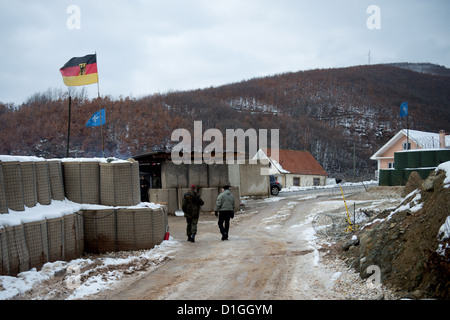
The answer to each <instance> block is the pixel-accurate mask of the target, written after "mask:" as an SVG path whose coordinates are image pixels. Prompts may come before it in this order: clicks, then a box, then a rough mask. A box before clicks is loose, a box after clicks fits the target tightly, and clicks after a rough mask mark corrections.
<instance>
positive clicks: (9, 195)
mask: <svg viewBox="0 0 450 320" xmlns="http://www.w3.org/2000/svg"><path fill="white" fill-rule="evenodd" d="M2 167H3V179H4V184H5V195H6V203H7V205H8V208H10V209H11V210H14V211H23V210H25V207H24V202H23V188H22V176H21V172H20V164H19V161H8V162H3V163H2Z"/></svg>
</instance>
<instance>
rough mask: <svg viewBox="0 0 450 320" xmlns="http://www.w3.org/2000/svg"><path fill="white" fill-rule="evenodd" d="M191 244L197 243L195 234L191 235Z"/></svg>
mask: <svg viewBox="0 0 450 320" xmlns="http://www.w3.org/2000/svg"><path fill="white" fill-rule="evenodd" d="M190 240H191V242H195V233H193V234H191V239H190Z"/></svg>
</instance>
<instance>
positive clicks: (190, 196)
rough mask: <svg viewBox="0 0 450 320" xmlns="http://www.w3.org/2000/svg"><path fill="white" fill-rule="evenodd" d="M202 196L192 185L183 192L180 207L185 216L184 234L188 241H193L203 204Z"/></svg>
mask: <svg viewBox="0 0 450 320" xmlns="http://www.w3.org/2000/svg"><path fill="white" fill-rule="evenodd" d="M204 204H205V203H204V202H203V200H202V198H201V197H200V195H199V194H198V193H197V188H196V187H195V186H194V185H192V186H191V190H189V191H188V192H186V193H185V195H184V197H183V201H182V203H181V208H182V209H183V212H184V216H185V217H186V223H187V227H186V234H187V236H188V241H191V242H195V235H196V234H197V223H198V218H199V216H200V207H201V206H202V205H204Z"/></svg>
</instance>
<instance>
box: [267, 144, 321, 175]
mask: <svg viewBox="0 0 450 320" xmlns="http://www.w3.org/2000/svg"><path fill="white" fill-rule="evenodd" d="M266 150H267V151H265V153H266V155H267V156H268V157H270V154H271V149H266ZM278 154H279V161H278V162H279V163H280V165H281V166H282V167H283V169H285V170H287V171H289V172H290V173H297V174H310V175H320V176H328V173H327V172H326V171H325V169H324V168H322V166H321V165H320V164H319V163H318V162H317V160H316V159H315V158H314V157H313V156H312V154H311V153H309V152H308V151H297V150H284V149H279V150H278Z"/></svg>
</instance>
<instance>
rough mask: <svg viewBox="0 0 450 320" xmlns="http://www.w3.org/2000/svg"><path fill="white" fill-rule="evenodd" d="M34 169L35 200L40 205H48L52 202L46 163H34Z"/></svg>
mask: <svg viewBox="0 0 450 320" xmlns="http://www.w3.org/2000/svg"><path fill="white" fill-rule="evenodd" d="M35 167H36V190H37V200H38V202H39V203H40V204H42V205H49V204H50V203H51V202H52V191H51V187H50V176H49V172H48V164H47V161H39V162H35Z"/></svg>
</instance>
